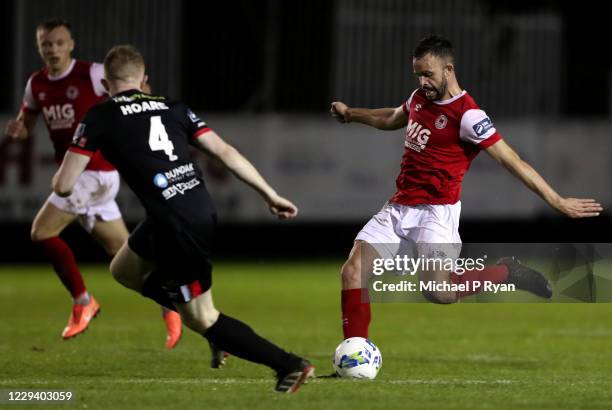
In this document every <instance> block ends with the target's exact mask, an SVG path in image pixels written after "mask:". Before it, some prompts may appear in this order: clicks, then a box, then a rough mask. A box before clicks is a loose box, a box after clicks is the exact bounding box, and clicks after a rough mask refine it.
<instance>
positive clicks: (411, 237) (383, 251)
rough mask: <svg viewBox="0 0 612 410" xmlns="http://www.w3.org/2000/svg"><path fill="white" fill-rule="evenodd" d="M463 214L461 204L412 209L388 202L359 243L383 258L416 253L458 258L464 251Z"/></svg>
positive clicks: (423, 206)
mask: <svg viewBox="0 0 612 410" xmlns="http://www.w3.org/2000/svg"><path fill="white" fill-rule="evenodd" d="M460 214H461V201H458V202H457V203H455V204H452V205H411V206H409V205H400V204H397V203H393V202H387V203H386V204H385V205H384V206H383V207H382V209H381V210H380V211H378V213H377V214H376V215H374V216H373V217H372V219H370V220H369V221H368V223H367V224H365V226H364V227H363V229H362V230H361V231H360V232H359V233H358V234H357V237H356V238H355V240H362V241H365V242H368V243H369V244H371V245H373V246H374V248H375V249H376V250H377V251H378V253H379V254H380V256H381V257H383V258H393V257H394V256H395V255H397V254H414V253H415V252H418V254H419V255H425V256H426V257H432V256H438V255H437V254H439V253H440V252H443V253H444V254H445V255H446V256H448V257H452V258H457V257H459V253H460V252H461V237H460V236H459V216H460ZM432 244H433V246H432ZM436 244H438V245H436Z"/></svg>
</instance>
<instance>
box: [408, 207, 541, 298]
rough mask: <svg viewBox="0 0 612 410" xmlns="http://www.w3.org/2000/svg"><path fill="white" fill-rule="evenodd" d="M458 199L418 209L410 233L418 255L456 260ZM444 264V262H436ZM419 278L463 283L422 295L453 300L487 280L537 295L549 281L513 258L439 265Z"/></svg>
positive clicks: (478, 289) (477, 291)
mask: <svg viewBox="0 0 612 410" xmlns="http://www.w3.org/2000/svg"><path fill="white" fill-rule="evenodd" d="M460 211H461V203H460V202H457V203H456V204H452V205H429V206H426V207H424V209H422V210H420V211H418V212H417V213H416V215H415V217H414V222H413V225H414V227H412V228H411V229H410V232H409V235H410V236H411V237H412V238H413V239H414V240H415V241H416V242H417V243H418V253H419V255H424V256H426V257H428V258H430V259H434V260H436V259H437V260H439V261H442V260H445V259H448V258H450V259H452V260H456V259H457V258H458V257H459V254H460V251H461V238H460V236H459V229H458V228H459V214H460ZM439 265H443V264H439ZM419 279H420V280H421V281H422V282H423V281H425V282H434V283H437V284H460V285H464V286H463V289H464V290H461V291H457V292H454V291H447V290H431V291H425V292H423V295H424V296H425V297H426V298H427V299H428V300H430V301H431V302H434V303H441V304H448V303H454V302H456V301H458V300H460V299H462V298H464V297H466V296H470V295H474V294H476V293H480V292H482V291H483V290H484V286H483V284H484V283H485V282H490V283H493V284H499V283H515V284H517V288H519V289H524V290H528V291H530V292H532V293H534V294H536V295H538V296H542V297H550V296H551V294H552V292H551V291H550V285H549V284H548V281H547V280H546V278H544V276H543V275H542V274H541V273H539V272H537V271H534V270H532V269H530V268H528V267H526V266H524V265H522V264H520V263H519V262H518V261H516V260H515V259H513V258H504V259H502V260H500V261H498V263H497V264H494V265H489V266H485V267H484V268H483V269H463V270H462V271H457V272H454V271H444V270H440V269H437V270H436V269H435V268H434V269H430V270H427V269H425V270H422V271H421V272H419Z"/></svg>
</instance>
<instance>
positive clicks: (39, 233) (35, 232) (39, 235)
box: [30, 225, 52, 242]
mask: <svg viewBox="0 0 612 410" xmlns="http://www.w3.org/2000/svg"><path fill="white" fill-rule="evenodd" d="M51 236H52V235H49V233H48V232H45V231H44V230H42V229H40V228H39V227H38V226H37V225H32V229H31V230H30V239H31V240H32V242H40V241H44V240H45V239H49V238H50V237H51Z"/></svg>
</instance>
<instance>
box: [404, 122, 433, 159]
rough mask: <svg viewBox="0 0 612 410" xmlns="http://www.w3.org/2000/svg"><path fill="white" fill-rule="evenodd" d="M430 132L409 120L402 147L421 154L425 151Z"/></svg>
mask: <svg viewBox="0 0 612 410" xmlns="http://www.w3.org/2000/svg"><path fill="white" fill-rule="evenodd" d="M430 135H431V131H430V130H429V129H427V128H425V127H423V126H422V125H421V124H419V123H418V122H416V121H412V120H409V121H408V126H407V127H406V140H405V141H404V145H405V146H406V148H410V149H413V150H415V151H417V152H421V151H423V150H424V149H425V146H426V145H427V141H429V136H430Z"/></svg>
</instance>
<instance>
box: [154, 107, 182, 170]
mask: <svg viewBox="0 0 612 410" xmlns="http://www.w3.org/2000/svg"><path fill="white" fill-rule="evenodd" d="M149 147H151V151H164V153H165V154H166V155H167V156H168V158H169V159H170V161H176V160H177V159H178V157H177V156H176V155H174V154H173V153H172V151H174V144H173V143H172V141H170V139H169V138H168V133H167V132H166V127H164V124H162V122H161V117H160V116H159V115H156V116H154V117H151V129H150V130H149Z"/></svg>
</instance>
